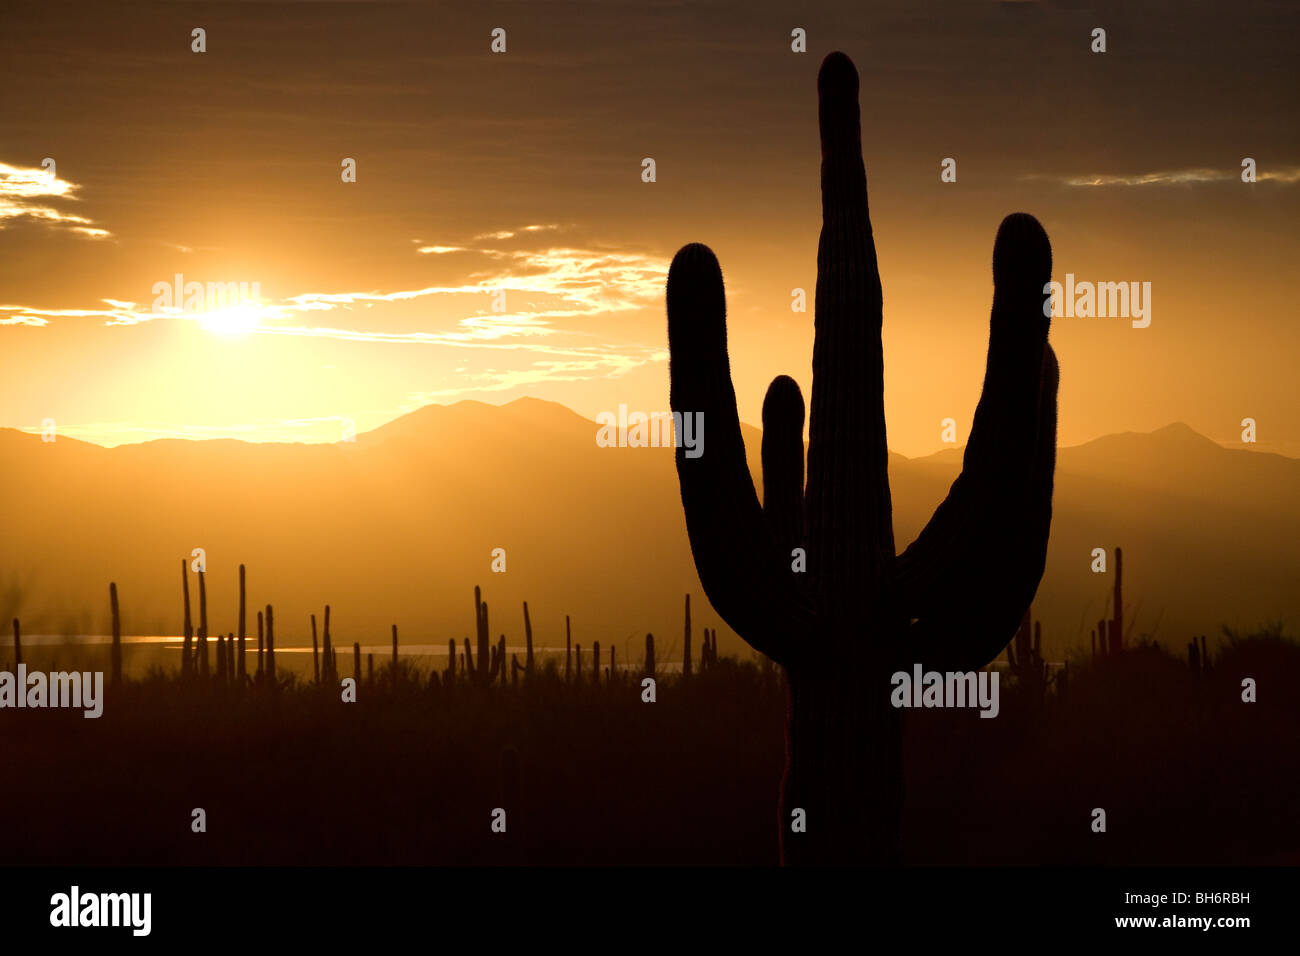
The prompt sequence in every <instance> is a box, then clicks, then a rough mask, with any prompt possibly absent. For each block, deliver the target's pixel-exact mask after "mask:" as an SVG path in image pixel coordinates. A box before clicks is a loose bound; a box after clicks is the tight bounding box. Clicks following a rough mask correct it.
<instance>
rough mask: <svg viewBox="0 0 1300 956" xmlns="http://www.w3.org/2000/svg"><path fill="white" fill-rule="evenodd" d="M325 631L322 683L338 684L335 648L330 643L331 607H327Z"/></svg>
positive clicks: (322, 652) (322, 639)
mask: <svg viewBox="0 0 1300 956" xmlns="http://www.w3.org/2000/svg"><path fill="white" fill-rule="evenodd" d="M323 626H324V630H323V631H322V632H321V683H324V684H331V685H332V684H337V683H338V682H339V673H338V667H336V666H335V664H334V661H335V660H336V656H335V654H334V647H333V645H332V644H331V643H330V606H329V605H328V604H326V605H325V620H324V622H323Z"/></svg>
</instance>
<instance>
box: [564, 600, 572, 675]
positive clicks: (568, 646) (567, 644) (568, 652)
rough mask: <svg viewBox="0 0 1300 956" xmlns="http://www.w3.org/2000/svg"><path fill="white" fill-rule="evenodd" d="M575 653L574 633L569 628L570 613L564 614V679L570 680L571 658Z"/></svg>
mask: <svg viewBox="0 0 1300 956" xmlns="http://www.w3.org/2000/svg"><path fill="white" fill-rule="evenodd" d="M572 654H573V635H572V633H571V632H570V630H569V615H567V614H566V615H564V681H565V683H568V681H569V658H570V657H571V656H572Z"/></svg>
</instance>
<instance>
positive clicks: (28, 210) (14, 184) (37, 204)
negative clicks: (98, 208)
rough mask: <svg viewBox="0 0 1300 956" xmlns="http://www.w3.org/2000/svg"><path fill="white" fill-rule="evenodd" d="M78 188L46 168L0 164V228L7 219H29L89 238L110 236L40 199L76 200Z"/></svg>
mask: <svg viewBox="0 0 1300 956" xmlns="http://www.w3.org/2000/svg"><path fill="white" fill-rule="evenodd" d="M78 188H80V187H78V186H77V184H76V183H72V182H69V181H68V180H66V179H60V178H58V176H55V175H52V174H51V173H50V171H49V170H47V169H41V168H25V167H21V166H10V165H8V164H6V163H0V229H3V228H5V225H6V223H7V221H8V220H19V219H28V220H34V221H36V222H44V223H48V224H50V225H54V226H61V227H65V228H67V229H70V230H72V231H73V232H77V233H80V234H81V235H84V236H88V237H89V238H91V239H103V238H105V237H107V236H109V235H111V233H109V231H108V230H107V229H101V228H99V227H98V226H96V225H95V224H94V221H93V220H90V219H87V218H86V217H85V216H75V215H73V214H71V213H66V212H62V211H60V210H58V209H56V208H55V207H53V206H51V205H48V204H47V202H43V201H42V200H45V201H48V200H50V199H65V200H73V201H75V200H76V199H77V197H76V195H75V193H76V191H77V189H78Z"/></svg>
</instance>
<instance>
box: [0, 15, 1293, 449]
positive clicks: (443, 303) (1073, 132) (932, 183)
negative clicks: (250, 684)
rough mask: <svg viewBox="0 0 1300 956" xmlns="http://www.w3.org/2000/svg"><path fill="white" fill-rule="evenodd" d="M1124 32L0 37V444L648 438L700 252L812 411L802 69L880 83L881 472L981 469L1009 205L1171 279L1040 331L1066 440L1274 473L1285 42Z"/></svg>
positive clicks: (646, 25)
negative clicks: (367, 434) (520, 434)
mask: <svg viewBox="0 0 1300 956" xmlns="http://www.w3.org/2000/svg"><path fill="white" fill-rule="evenodd" d="M1131 6H1132V5H1130V4H1105V3H1102V4H1095V5H1092V6H1091V7H1089V8H1088V9H1082V8H1074V7H1072V6H1071V5H1067V4H1048V3H1041V4H1040V3H1032V2H1015V3H1012V2H1003V3H959V2H934V3H920V2H917V3H911V2H909V3H902V2H899V3H885V4H874V3H873V4H870V5H864V4H861V3H842V4H825V5H818V7H819V12H816V13H810V12H807V11H806V10H805V9H804V8H803V6H802V5H787V4H776V3H753V4H717V3H708V2H700V3H692V4H685V5H682V4H671V3H639V4H632V3H628V4H623V3H619V4H614V3H569V4H554V3H548V4H546V5H544V6H543V5H538V4H529V3H511V4H491V3H482V4H481V3H475V4H468V3H452V4H443V3H439V4H423V3H221V4H201V3H198V4H190V3H151V4H138V5H132V6H128V7H127V8H125V9H121V8H119V7H118V6H117V5H99V4H81V3H78V4H64V3H44V4H40V5H25V6H24V7H22V8H21V9H9V10H6V13H5V29H4V31H3V34H0V63H2V64H3V66H0V71H3V74H4V83H3V89H2V91H0V426H8V427H21V428H26V429H29V430H39V429H40V427H41V423H42V422H43V421H44V420H45V419H47V418H52V419H54V421H55V422H56V426H57V428H58V431H59V434H66V435H71V436H74V437H78V438H84V439H87V440H90V441H94V442H98V443H102V444H118V443H122V442H134V441H141V440H145V439H149V438H156V437H161V436H180V437H193V438H206V437H234V438H243V439H248V440H295V441H334V440H337V439H338V438H339V437H340V436H341V433H342V429H343V428H344V427H345V423H351V424H353V425H355V427H356V429H357V430H358V431H367V430H369V429H372V428H375V427H378V426H379V425H381V424H383V423H385V422H387V421H390V420H391V419H393V418H395V417H397V416H399V415H401V414H403V413H404V412H408V411H411V410H413V409H415V408H418V407H420V406H422V405H425V404H428V403H430V402H436V403H449V402H454V401H457V400H460V399H464V398H473V399H478V400H481V401H487V402H490V403H502V402H506V401H510V400H512V399H515V398H518V397H520V396H523V395H532V396H536V397H539V398H545V399H550V400H554V401H559V402H563V403H564V404H566V405H569V406H570V407H572V408H574V409H575V410H576V411H578V412H580V413H581V414H583V415H585V416H587V417H589V418H593V419H594V418H595V416H596V415H597V413H599V412H601V411H604V410H613V409H616V408H617V407H618V405H619V404H627V405H628V406H629V407H630V408H632V409H644V410H647V411H656V410H661V409H665V408H666V407H667V403H668V385H667V347H666V334H665V318H664V303H663V283H664V278H665V275H666V270H667V265H668V262H669V261H670V259H671V257H672V255H673V253H674V252H675V251H676V249H677V248H678V247H680V246H681V245H683V244H685V243H687V242H691V241H702V242H706V243H708V244H709V245H711V246H712V247H713V248H714V250H715V251H716V252H717V254H718V256H719V258H720V260H721V262H722V265H723V269H724V273H725V276H726V281H727V286H728V308H729V316H730V325H729V335H730V342H731V362H732V371H733V376H734V379H735V383H736V390H737V395H738V398H739V401H740V412H741V417H742V419H744V420H746V421H749V422H753V423H757V422H758V421H759V417H760V414H759V413H760V408H761V403H762V398H763V394H764V391H765V389H766V386H767V383H768V382H769V381H770V380H771V379H772V377H774V376H775V375H778V374H781V373H787V374H790V375H793V376H794V377H795V378H796V379H797V380H799V382H800V384H801V385H802V386H803V388H804V391H805V395H807V394H809V393H810V390H811V389H810V386H811V369H810V363H811V354H812V318H813V315H812V291H813V288H814V285H815V278H816V277H815V256H816V246H817V234H818V229H819V226H820V223H819V216H820V210H819V205H818V163H819V148H818V138H817V114H816V85H815V78H816V71H817V67H818V64H819V63H820V61H821V58H822V56H824V55H825V53H827V52H829V51H830V50H833V49H842V50H844V51H845V52H847V53H848V54H849V55H850V56H852V57H853V58H854V59H855V61H856V63H857V66H858V71H859V74H860V76H861V82H862V116H863V139H864V149H865V154H866V161H867V171H868V179H869V190H870V196H871V206H872V216H873V223H874V228H875V235H876V242H877V250H878V255H879V261H880V266H881V273H882V280H883V285H884V292H885V331H884V337H885V341H884V345H885V366H886V411H887V415H888V420H889V438H890V446H891V447H892V448H893V449H894V450H896V451H899V452H901V453H903V454H905V455H909V456H915V455H920V454H926V453H929V452H933V451H936V450H938V449H940V448H941V447H943V446H942V444H941V441H940V431H941V428H940V423H941V421H942V420H943V419H945V418H948V417H951V418H954V419H955V420H956V422H957V424H958V440H959V441H961V442H964V441H965V434H966V429H967V427H968V426H969V421H970V416H971V414H972V412H973V410H974V407H975V402H976V400H977V398H978V395H979V388H980V383H981V380H982V376H983V369H984V355H985V345H986V337H987V323H988V309H989V303H990V296H991V276H990V258H991V252H992V241H993V236H994V233H995V231H996V229H997V226H998V223H999V221H1000V220H1001V218H1002V217H1003V216H1004V215H1006V214H1007V213H1009V212H1013V211H1019V210H1024V211H1028V212H1032V213H1033V214H1035V215H1036V216H1037V217H1038V218H1039V219H1040V221H1042V223H1043V224H1044V226H1045V228H1046V229H1047V232H1048V234H1049V236H1050V237H1051V239H1052V244H1053V249H1054V255H1055V265H1054V270H1053V274H1054V278H1056V279H1058V280H1061V281H1064V277H1065V275H1066V273H1071V274H1073V275H1074V276H1075V277H1076V279H1078V280H1089V281H1096V282H1103V281H1114V282H1120V281H1123V282H1133V281H1136V282H1150V283H1151V290H1152V291H1151V324H1150V326H1149V327H1147V328H1144V329H1135V328H1132V327H1131V324H1130V322H1129V321H1128V320H1127V319H1123V318H1059V319H1056V320H1054V322H1053V329H1052V333H1051V336H1052V341H1053V343H1054V345H1055V348H1056V351H1057V354H1058V356H1059V358H1060V363H1061V391H1060V442H1061V444H1063V445H1069V444H1077V443H1079V442H1082V441H1086V440H1088V439H1090V438H1094V437H1096V436H1099V435H1102V434H1105V433H1109V432H1116V431H1126V430H1138V431H1149V430H1152V429H1155V428H1158V427H1160V426H1163V425H1166V424H1168V423H1170V422H1174V421H1183V422H1186V423H1188V424H1190V425H1191V426H1192V427H1193V428H1195V429H1197V430H1198V431H1200V432H1202V433H1203V434H1206V435H1208V436H1210V437H1211V438H1214V439H1216V440H1219V441H1222V442H1225V443H1232V444H1235V443H1236V442H1237V441H1238V438H1239V434H1240V431H1241V428H1240V421H1241V419H1242V418H1244V417H1252V418H1255V419H1256V420H1257V422H1258V428H1259V443H1258V446H1257V447H1258V448H1259V449H1261V450H1269V451H1279V452H1282V453H1284V454H1290V455H1300V425H1297V423H1296V415H1295V412H1296V401H1295V386H1294V375H1295V366H1296V358H1297V354H1300V348H1298V346H1300V331H1297V329H1298V326H1300V323H1297V319H1298V318H1300V316H1298V315H1297V308H1296V306H1295V300H1294V299H1292V297H1291V289H1290V283H1291V280H1292V277H1293V276H1294V274H1295V263H1296V262H1297V261H1298V260H1300V236H1298V227H1297V223H1298V222H1300V201H1298V199H1300V136H1298V133H1297V130H1298V129H1300V124H1297V122H1296V121H1297V118H1298V117H1297V112H1298V110H1297V106H1296V98H1295V91H1296V89H1298V88H1300V75H1298V74H1300V69H1298V68H1297V58H1296V56H1295V52H1294V48H1293V43H1294V37H1295V35H1296V26H1297V21H1298V20H1300V11H1298V10H1297V8H1296V7H1295V5H1294V4H1288V3H1280V2H1279V3H1239V4H1234V5H1232V6H1230V7H1225V6H1224V5H1208V4H1199V3H1181V4H1176V5H1170V4H1143V5H1142V6H1143V7H1144V9H1143V10H1142V11H1134V10H1132V9H1130V7H1131ZM195 27H202V28H203V29H204V30H206V46H207V49H206V52H204V53H195V52H192V51H191V43H192V39H191V31H192V30H193V29H194V28H195ZM496 27H502V28H504V29H505V30H506V36H507V40H506V52H504V53H499V54H494V53H492V52H491V50H490V45H491V31H492V30H493V28H496ZM796 27H799V28H802V29H804V30H806V32H807V52H806V53H795V52H792V50H791V45H790V34H791V30H792V29H794V28H796ZM1096 27H1102V28H1104V29H1106V31H1107V47H1108V48H1107V52H1105V53H1104V54H1098V53H1093V52H1091V50H1090V44H1091V32H1092V30H1093V29H1094V28H1096ZM46 157H49V158H52V159H53V160H54V161H55V163H56V173H55V175H53V176H51V175H50V174H49V173H48V172H46V171H45V170H44V169H42V160H43V159H45V158H46ZM646 157H651V158H653V159H654V160H655V164H656V181H655V182H653V183H646V182H643V181H642V178H641V171H642V160H643V159H644V158H646ZM947 157H951V158H953V159H955V160H956V171H957V180H956V182H951V183H944V182H941V181H940V164H941V162H942V160H944V159H945V158H947ZM1246 157H1250V158H1253V159H1254V160H1255V162H1256V166H1257V177H1258V181H1257V182H1255V183H1251V184H1246V183H1243V182H1241V163H1242V160H1243V158H1246ZM345 158H352V159H355V161H356V171H357V175H356V182H348V183H345V182H343V181H342V179H341V176H340V171H341V163H342V161H343V160H344V159H345ZM177 274H180V275H182V276H183V277H184V281H187V282H188V281H196V282H200V283H205V284H206V283H209V282H222V283H226V282H234V283H240V282H242V283H247V284H248V285H249V287H252V284H254V283H256V287H257V290H258V292H259V294H260V303H259V304H258V305H256V306H252V307H249V308H245V309H236V310H226V311H222V312H219V313H217V314H213V313H211V312H208V313H185V312H184V311H181V310H179V309H176V310H173V311H171V312H168V311H166V310H165V309H163V310H155V308H154V304H155V299H156V298H157V295H156V293H155V292H154V287H155V285H156V284H157V283H167V284H170V283H172V282H173V280H174V276H176V275H177ZM795 288H803V289H805V290H807V293H808V297H809V310H808V312H806V313H795V312H792V311H791V307H790V304H791V292H792V290H793V289H795ZM496 290H504V309H503V311H499V312H498V311H494V310H493V301H494V294H495V292H496Z"/></svg>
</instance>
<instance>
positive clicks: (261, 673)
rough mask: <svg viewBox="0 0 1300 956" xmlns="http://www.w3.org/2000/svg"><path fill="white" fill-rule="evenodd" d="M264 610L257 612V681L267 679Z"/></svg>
mask: <svg viewBox="0 0 1300 956" xmlns="http://www.w3.org/2000/svg"><path fill="white" fill-rule="evenodd" d="M263 650H264V647H263V641H262V612H261V611H258V612H257V683H259V684H260V683H261V682H262V681H263V680H265V679H266V662H265V661H264V660H263V653H262V652H263Z"/></svg>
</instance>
